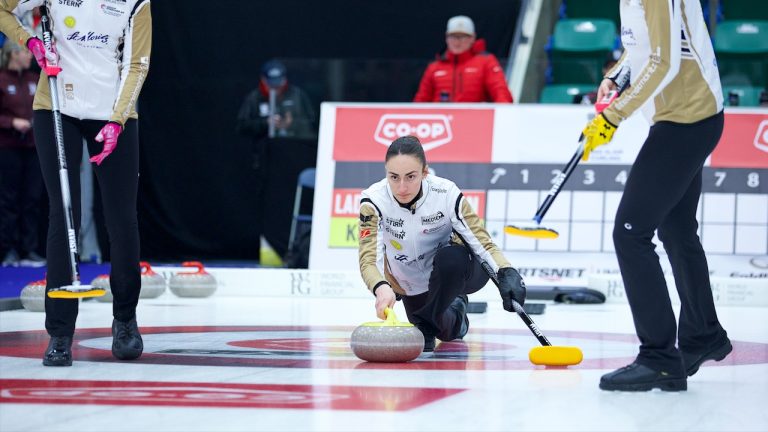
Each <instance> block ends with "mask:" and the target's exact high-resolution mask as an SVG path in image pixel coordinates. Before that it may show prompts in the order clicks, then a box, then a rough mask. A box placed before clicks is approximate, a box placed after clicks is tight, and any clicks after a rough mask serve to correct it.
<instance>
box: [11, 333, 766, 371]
mask: <svg viewBox="0 0 768 432" xmlns="http://www.w3.org/2000/svg"><path fill="white" fill-rule="evenodd" d="M352 330H353V329H352V328H350V327H336V326H173V327H142V328H141V333H142V334H143V335H144V336H145V339H148V340H151V335H164V336H166V337H172V336H173V335H174V334H180V335H185V334H190V333H211V334H214V333H234V334H237V333H242V335H243V339H238V338H234V337H233V338H232V340H230V341H227V342H226V345H228V346H231V347H232V348H233V350H232V351H227V352H226V355H221V352H220V350H216V349H212V350H206V349H203V350H187V349H186V348H185V346H184V344H185V342H184V341H183V340H180V341H179V342H178V345H177V346H176V347H175V348H170V349H169V348H168V346H167V343H166V344H165V345H166V346H165V347H164V349H163V350H161V351H156V352H152V351H151V350H145V352H144V354H143V355H142V356H141V358H140V359H139V360H137V361H136V362H137V363H146V364H173V365H190V366H253V367H284V368H331V369H338V368H344V369H348V368H365V369H404V370H407V369H413V370H419V369H422V370H514V369H531V368H533V367H534V366H533V365H532V364H531V363H530V361H529V360H528V358H527V354H526V355H524V356H523V355H521V354H524V353H527V347H520V346H516V344H515V343H503V342H501V343H500V342H496V341H484V340H483V339H484V338H485V337H488V338H491V339H492V338H493V337H496V336H502V337H503V336H515V337H516V336H526V335H527V336H530V333H528V332H527V331H524V330H507V329H482V328H480V329H472V333H471V336H475V337H474V338H470V339H472V340H469V341H452V342H442V343H440V344H439V345H438V348H437V349H436V350H435V352H434V353H433V354H431V355H428V354H424V355H422V356H420V357H419V358H418V359H416V360H415V361H412V362H408V363H367V362H363V361H361V360H358V359H356V358H354V357H353V356H352V355H351V349H350V348H349V339H348V338H343V337H338V335H337V333H339V332H345V333H347V334H351V332H352ZM274 332H280V333H281V334H283V335H286V336H281V337H273V336H268V337H265V338H254V337H253V336H254V333H257V334H258V333H274ZM334 333H336V335H334ZM547 334H548V336H549V337H550V339H552V340H555V341H556V340H558V339H567V340H569V342H570V343H573V342H578V341H579V340H582V341H595V342H600V343H609V344H627V345H630V346H633V345H637V343H638V342H637V338H636V336H635V335H629V334H613V333H599V332H574V331H559V332H558V331H549V332H547ZM0 335H1V337H2V339H3V345H2V346H0V356H7V357H21V358H34V359H39V358H41V356H42V353H43V352H44V351H45V347H46V345H47V343H48V335H47V334H46V332H45V331H42V330H32V331H15V332H2V333H0ZM107 337H111V330H110V329H109V328H90V329H78V330H77V331H76V333H75V341H74V344H73V356H74V358H75V360H76V361H94V362H115V361H117V360H115V359H114V358H113V357H112V353H111V351H110V350H109V349H108V348H96V347H91V346H88V345H87V343H88V342H89V341H90V340H92V339H97V338H107ZM530 337H531V338H533V337H532V336H530ZM553 338H556V339H553ZM474 339H480V340H479V341H477V340H474ZM166 342H167V341H166ZM217 343H219V342H217ZM534 344H535V342H534V341H533V340H532V342H531V347H533V346H535V345H534ZM732 344H733V347H734V349H733V352H732V353H731V354H730V355H729V356H728V357H727V358H726V359H725V360H723V361H722V362H718V363H707V366H709V365H718V366H733V365H746V364H763V363H768V344H764V343H756V342H741V341H732ZM145 345H147V344H146V343H145ZM242 348H246V349H248V350H247V351H243V352H239V351H237V349H242ZM260 354H264V355H260ZM633 360H634V357H626V356H621V357H607V356H600V355H599V354H598V355H597V356H595V355H593V353H591V352H585V359H584V361H582V362H581V363H580V364H579V365H577V366H570V368H578V369H612V368H617V367H621V366H624V365H626V364H628V363H631V362H632V361H633Z"/></svg>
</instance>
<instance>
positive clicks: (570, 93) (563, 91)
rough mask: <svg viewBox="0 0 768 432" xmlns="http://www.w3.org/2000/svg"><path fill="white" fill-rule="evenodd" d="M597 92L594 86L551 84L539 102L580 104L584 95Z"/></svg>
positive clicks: (543, 91)
mask: <svg viewBox="0 0 768 432" xmlns="http://www.w3.org/2000/svg"><path fill="white" fill-rule="evenodd" d="M596 90H597V86H595V85H592V84H551V85H548V86H545V87H544V88H543V89H542V91H541V96H540V97H539V102H541V103H545V104H572V103H580V102H581V100H582V98H583V97H584V95H587V94H589V93H591V92H594V91H596Z"/></svg>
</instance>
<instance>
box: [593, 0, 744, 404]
mask: <svg viewBox="0 0 768 432" xmlns="http://www.w3.org/2000/svg"><path fill="white" fill-rule="evenodd" d="M620 12H621V41H622V44H623V45H624V49H625V51H624V56H623V57H622V59H621V60H620V61H619V63H618V64H617V65H616V67H614V68H613V69H612V70H611V71H609V72H608V74H607V76H606V77H605V78H606V79H605V80H603V82H602V83H601V85H600V88H599V90H598V95H597V96H598V99H600V98H602V97H603V95H604V94H606V93H607V92H608V91H610V90H612V89H614V88H616V87H620V88H621V87H623V86H624V84H625V83H627V81H629V84H630V87H629V88H628V89H627V90H626V91H624V92H623V93H622V94H621V96H619V97H618V98H617V99H616V100H615V101H614V102H613V103H612V104H611V105H610V106H608V108H606V109H605V110H604V111H603V112H602V114H600V115H598V116H596V117H595V118H594V120H593V121H592V122H591V123H590V124H589V125H588V126H587V128H586V129H585V130H584V136H585V137H586V142H585V156H584V158H585V159H586V158H588V157H589V153H590V152H591V151H592V150H593V149H594V148H596V147H597V146H600V145H603V144H606V143H608V142H609V141H610V140H611V138H612V137H613V133H614V131H615V130H616V127H617V126H618V125H619V124H620V123H621V122H622V121H623V120H624V119H626V118H627V117H629V116H631V115H632V114H633V113H635V112H636V111H638V110H642V111H643V113H644V114H645V116H646V118H647V119H648V121H649V122H650V123H651V124H652V126H651V129H650V132H649V134H648V137H647V139H646V140H645V143H644V144H643V147H642V149H641V150H640V153H639V154H638V156H637V159H636V160H635V163H634V164H633V166H632V170H631V173H630V175H629V178H628V179H627V183H626V185H625V186H624V195H623V196H622V199H621V202H620V203H619V208H618V210H617V212H616V219H615V220H616V223H615V226H614V230H613V241H614V245H615V247H616V256H617V258H618V262H619V267H620V269H621V275H622V278H623V280H624V287H625V289H626V293H627V299H628V300H629V305H630V307H631V309H632V316H633V318H634V322H635V329H636V331H637V335H638V337H639V339H640V352H639V353H638V355H637V358H636V360H635V361H634V362H633V363H632V364H630V365H629V366H627V367H623V368H621V369H619V370H617V371H614V372H611V373H609V374H607V375H604V376H603V377H602V379H601V380H600V388H601V389H604V390H624V391H645V390H650V389H653V388H660V389H662V390H669V391H679V390H686V389H687V379H686V376H690V375H693V374H694V373H696V371H697V370H698V369H699V366H700V365H701V364H702V363H703V362H704V361H706V360H722V359H723V358H725V356H726V355H728V353H729V352H730V351H731V349H732V348H731V343H730V341H729V340H728V337H727V334H726V332H725V330H723V328H722V326H721V325H720V323H719V321H718V319H717V314H716V312H715V305H714V301H713V299H712V289H711V287H710V282H709V271H708V267H707V259H706V256H705V255H704V250H703V248H702V246H701V242H700V241H699V238H698V235H697V229H698V223H697V222H696V209H697V206H698V201H699V196H700V195H701V186H702V168H703V165H704V162H705V160H706V159H707V156H708V155H709V154H710V153H711V152H712V150H713V149H714V148H715V146H716V145H717V143H718V141H719V140H720V135H721V134H722V131H723V121H724V116H723V96H722V89H721V87H720V78H719V74H718V69H717V62H716V60H715V54H714V50H713V49H712V43H711V41H710V38H709V33H708V32H707V27H706V25H705V22H704V17H703V15H702V11H701V4H700V2H699V0H653V1H649V0H644V1H640V0H621V1H620ZM657 230H658V235H659V239H660V240H661V241H662V243H663V244H664V248H665V249H666V252H667V255H668V257H669V261H670V264H671V265H672V272H673V274H674V277H675V285H676V287H677V290H678V292H679V294H680V300H681V308H680V325H679V327H678V326H677V325H676V322H675V314H674V312H673V310H672V304H671V302H670V298H669V293H668V291H667V284H666V281H665V279H664V273H663V271H662V268H661V265H660V264H659V256H658V255H657V254H656V252H655V251H654V248H655V246H654V244H653V242H652V239H653V236H654V232H655V231H657ZM676 341H677V343H678V346H676V345H675V342H676Z"/></svg>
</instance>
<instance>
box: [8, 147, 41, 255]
mask: <svg viewBox="0 0 768 432" xmlns="http://www.w3.org/2000/svg"><path fill="white" fill-rule="evenodd" d="M42 196H43V178H42V176H41V175H40V163H38V161H37V153H36V152H35V149H33V148H0V257H2V256H4V255H5V253H6V252H8V251H9V250H11V249H16V251H17V252H18V253H19V255H20V256H21V258H24V256H25V255H26V254H28V253H30V252H35V250H36V249H37V245H38V235H37V221H38V219H39V213H40V207H41V199H42Z"/></svg>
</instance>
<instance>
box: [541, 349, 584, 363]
mask: <svg viewBox="0 0 768 432" xmlns="http://www.w3.org/2000/svg"><path fill="white" fill-rule="evenodd" d="M528 359H529V360H531V363H533V364H535V365H543V366H573V365H577V364H579V363H581V360H583V359H584V354H582V352H581V350H580V349H579V348H578V347H574V346H538V347H535V348H532V349H531V351H529V352H528Z"/></svg>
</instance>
